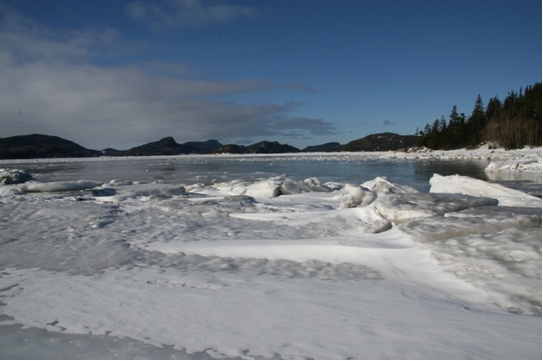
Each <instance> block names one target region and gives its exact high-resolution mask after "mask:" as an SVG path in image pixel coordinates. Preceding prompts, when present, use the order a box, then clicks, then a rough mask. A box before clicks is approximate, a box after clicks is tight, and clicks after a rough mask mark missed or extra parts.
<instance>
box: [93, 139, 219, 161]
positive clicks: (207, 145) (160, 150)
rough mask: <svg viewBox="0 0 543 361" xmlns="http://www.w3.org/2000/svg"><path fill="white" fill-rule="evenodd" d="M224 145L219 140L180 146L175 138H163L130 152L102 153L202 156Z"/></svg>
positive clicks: (113, 151) (108, 152)
mask: <svg viewBox="0 0 543 361" xmlns="http://www.w3.org/2000/svg"><path fill="white" fill-rule="evenodd" d="M221 146H222V144H221V143H219V142H218V141H217V140H212V139H210V140H208V141H205V142H186V143H183V144H179V143H177V142H176V141H175V139H173V137H166V138H162V139H160V140H159V141H156V142H151V143H147V144H144V145H140V146H137V147H134V148H130V149H128V150H116V149H112V148H107V149H104V150H103V151H102V153H103V155H108V156H118V157H123V156H151V155H178V154H200V153H207V152H208V151H209V150H212V149H215V148H218V147H221Z"/></svg>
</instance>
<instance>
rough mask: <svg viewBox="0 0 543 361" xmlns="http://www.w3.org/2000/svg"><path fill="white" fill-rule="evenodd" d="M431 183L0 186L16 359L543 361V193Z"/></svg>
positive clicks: (6, 299)
mask: <svg viewBox="0 0 543 361" xmlns="http://www.w3.org/2000/svg"><path fill="white" fill-rule="evenodd" d="M491 151H492V150H487V154H491V153H489V152H491ZM466 152H467V151H466ZM481 152H482V151H481ZM406 154H408V153H406ZM413 154H416V153H413ZM420 154H426V153H420ZM481 154H483V153H481ZM523 154H524V155H525V156H526V157H528V155H529V154H532V158H534V159H537V157H540V154H541V153H540V149H539V150H537V149H536V150H532V153H528V151H525V153H523ZM534 154H535V155H534ZM430 182H431V186H432V188H431V192H430V193H424V192H418V191H416V190H415V189H413V188H411V187H409V186H408V185H401V184H394V183H392V182H390V181H388V180H387V179H386V178H383V177H378V178H375V179H374V180H371V181H368V182H365V183H363V184H359V185H357V184H349V183H342V184H340V183H337V182H336V183H333V182H328V183H322V184H321V183H320V182H319V180H318V179H317V178H313V177H312V178H308V179H305V180H303V179H301V180H297V179H292V178H289V177H284V176H282V177H272V178H269V179H265V180H261V181H256V182H251V181H247V180H232V181H228V182H214V183H212V184H210V185H204V184H201V183H196V184H178V185H175V184H164V183H160V182H159V183H139V182H137V181H136V180H123V179H114V180H112V181H110V182H104V183H103V184H102V182H97V181H78V180H73V181H63V182H38V181H31V182H26V183H22V184H10V185H2V186H0V212H1V214H2V217H1V218H0V267H2V268H0V335H1V337H0V349H1V350H2V351H0V355H5V357H6V358H7V357H9V356H11V357H19V358H21V357H24V356H25V355H26V356H27V357H30V358H36V357H37V358H47V357H46V356H48V355H50V356H52V357H53V358H58V357H59V356H58V355H59V353H58V351H57V353H54V352H52V351H46V350H51V346H47V345H46V342H43V343H41V342H42V341H40V340H47V341H48V342H49V341H50V342H49V345H51V344H56V345H58V346H57V348H62V349H66V350H70V349H71V348H70V347H75V346H69V345H75V344H77V345H78V346H77V347H79V348H77V350H82V353H81V354H82V355H88V356H87V358H102V357H104V358H116V357H118V356H116V355H117V353H116V352H117V351H112V350H121V349H122V350H123V352H124V353H122V355H124V356H129V357H136V358H151V357H158V358H166V357H168V358H169V357H188V358H202V357H203V358H206V357H207V358H209V357H215V358H224V357H226V358H234V357H241V358H260V357H262V358H318V359H345V358H355V359H367V358H369V359H383V358H387V359H390V358H393V359H399V358H402V359H405V358H408V359H430V358H431V359H436V358H437V359H443V358H445V359H459V358H460V359H466V358H491V359H540V358H541V356H542V355H541V346H542V344H541V335H542V334H541V332H542V331H541V199H539V198H537V197H532V196H529V195H527V194H525V193H523V192H520V191H512V190H511V189H509V188H505V187H501V186H498V185H497V184H494V183H488V182H483V181H477V180H474V179H471V178H467V177H461V176H448V177H442V176H439V175H435V176H434V177H433V178H432V179H431V181H430ZM20 325H23V327H25V328H26V329H25V328H21V326H20ZM40 330H47V331H48V332H47V333H43V331H40ZM29 335H32V336H31V337H32V339H33V340H34V342H35V344H39V345H43V347H44V348H41V349H40V350H41V352H42V353H41V354H40V353H38V354H36V353H32V352H33V351H32V349H31V348H28V346H25V345H27V344H28V342H26V341H25V339H28V338H29V337H30V336H29ZM2 340H4V341H2ZM81 345H83V346H81ZM85 345H86V346H85ZM115 345H117V346H115ZM48 347H49V348H48ZM150 347H151V348H150ZM153 347H155V348H153ZM90 349H92V351H89V350H90ZM135 350H138V351H135ZM34 352H35V351H34ZM43 352H46V354H44V353H43ZM47 352H51V353H50V354H48V353H47ZM66 352H67V353H66V354H64V353H60V355H66V357H68V358H73V357H70V356H73V354H70V353H69V351H66ZM55 355H56V357H54V356H55ZM32 356H33V357H32ZM125 358H126V357H125Z"/></svg>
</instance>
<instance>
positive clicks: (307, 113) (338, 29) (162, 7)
mask: <svg viewBox="0 0 543 361" xmlns="http://www.w3.org/2000/svg"><path fill="white" fill-rule="evenodd" d="M541 17H542V9H541V1H539V0H516V1H512V0H507V1H505V0H490V1H486V0H470V1H463V0H454V1H445V0H433V1H426V0H424V1H423V0H416V1H415V0H403V1H400V0H394V1H392V0H375V1H373V0H273V1H271V0H267V1H265V0H252V1H242V0H240V1H237V0H231V1H230V0H228V1H227V0H224V1H222V0H216V1H215V0H209V1H208V0H181V1H175V0H155V1H146V0H126V1H124V0H116V1H109V0H93V1H72V0H34V1H31V0H13V1H0V80H1V81H0V137H8V136H13V135H22V134H30V133H42V134H50V135H57V136H60V137H63V138H66V139H69V140H73V141H75V142H77V143H79V144H81V145H83V146H85V147H87V148H93V149H103V148H106V147H113V148H117V149H128V148H130V147H132V146H136V145H141V144H143V143H147V142H151V141H155V140H158V139H160V138H163V137H166V136H173V137H174V138H175V140H176V141H177V142H179V143H183V142H186V141H199V140H207V139H217V140H219V141H220V142H222V143H223V144H227V143H237V144H245V145H249V144H251V143H254V142H257V141H261V140H271V141H275V140H276V141H279V142H281V143H288V144H290V145H293V146H296V147H298V148H303V147H305V146H308V145H316V144H322V143H326V142H331V141H337V142H340V143H342V144H345V143H347V142H349V141H351V140H354V139H358V138H362V137H364V136H366V135H369V134H373V133H380V132H394V133H399V134H413V133H414V132H415V130H416V128H423V127H424V125H426V123H432V122H433V121H434V120H435V119H437V118H440V117H441V116H442V115H444V116H445V117H447V116H448V115H449V113H450V111H451V109H452V107H453V105H456V106H457V107H458V110H459V112H464V113H466V114H467V115H469V114H470V113H471V111H472V110H473V106H474V103H475V100H476V99H477V95H478V94H481V96H482V97H483V100H484V101H485V104H486V102H488V99H490V98H491V97H493V96H495V95H497V96H498V97H499V98H500V99H502V100H503V99H504V98H505V97H506V96H507V92H508V91H511V90H515V91H518V90H519V88H520V87H525V86H527V85H531V84H534V83H535V82H541V69H542V59H541V54H542V47H541V44H542V38H541V34H542V24H541Z"/></svg>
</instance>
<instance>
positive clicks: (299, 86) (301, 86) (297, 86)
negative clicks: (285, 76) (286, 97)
mask: <svg viewBox="0 0 543 361" xmlns="http://www.w3.org/2000/svg"><path fill="white" fill-rule="evenodd" d="M286 87H287V89H291V90H295V91H299V92H306V93H318V92H319V91H318V90H317V89H315V88H313V87H312V86H311V85H308V84H305V83H299V82H289V83H287V84H286Z"/></svg>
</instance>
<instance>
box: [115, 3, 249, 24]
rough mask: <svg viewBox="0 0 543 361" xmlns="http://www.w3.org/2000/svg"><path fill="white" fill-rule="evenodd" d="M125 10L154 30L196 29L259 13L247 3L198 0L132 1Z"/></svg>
mask: <svg viewBox="0 0 543 361" xmlns="http://www.w3.org/2000/svg"><path fill="white" fill-rule="evenodd" d="M125 11H126V13H127V14H128V16H129V17H130V18H131V19H132V20H134V21H137V22H140V23H143V24H145V25H148V26H150V27H152V28H155V29H172V28H173V29H175V28H180V27H195V28H197V27H202V26H207V25H213V24H225V23H231V22H234V21H237V20H240V19H254V18H256V17H258V16H259V14H260V13H259V11H258V10H257V9H256V8H254V7H250V6H242V5H227V4H224V3H217V2H215V3H213V4H212V3H209V2H204V1H201V0H162V1H135V2H133V3H131V4H129V5H128V6H127V7H126V9H125Z"/></svg>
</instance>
